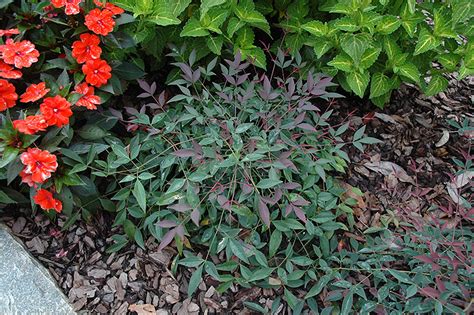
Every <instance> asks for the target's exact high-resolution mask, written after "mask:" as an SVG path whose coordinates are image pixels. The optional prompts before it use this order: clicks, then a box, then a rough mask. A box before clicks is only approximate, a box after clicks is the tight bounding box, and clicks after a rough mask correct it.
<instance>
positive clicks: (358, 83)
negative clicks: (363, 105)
mask: <svg viewBox="0 0 474 315" xmlns="http://www.w3.org/2000/svg"><path fill="white" fill-rule="evenodd" d="M346 80H347V83H348V84H349V87H350V88H351V90H352V91H353V92H354V93H355V94H356V95H357V96H359V97H360V98H362V97H364V93H365V90H366V89H367V86H368V85H369V80H370V75H369V73H368V72H357V71H354V72H351V73H347V74H346Z"/></svg>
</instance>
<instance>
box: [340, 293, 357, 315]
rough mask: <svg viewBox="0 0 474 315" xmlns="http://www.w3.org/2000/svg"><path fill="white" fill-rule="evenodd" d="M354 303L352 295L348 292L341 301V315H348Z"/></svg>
mask: <svg viewBox="0 0 474 315" xmlns="http://www.w3.org/2000/svg"><path fill="white" fill-rule="evenodd" d="M353 301H354V293H353V292H352V291H349V292H348V293H347V295H346V296H345V297H344V300H342V306H341V315H349V314H350V311H351V310H352V303H353Z"/></svg>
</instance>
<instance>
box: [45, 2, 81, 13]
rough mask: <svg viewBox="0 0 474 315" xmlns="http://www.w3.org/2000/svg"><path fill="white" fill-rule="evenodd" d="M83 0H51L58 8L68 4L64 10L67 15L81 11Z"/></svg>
mask: <svg viewBox="0 0 474 315" xmlns="http://www.w3.org/2000/svg"><path fill="white" fill-rule="evenodd" d="M81 2H82V0H51V4H52V5H53V6H54V7H56V8H62V7H64V6H66V8H65V10H64V12H65V13H66V15H75V14H79V12H81V8H80V7H79V4H80V3H81Z"/></svg>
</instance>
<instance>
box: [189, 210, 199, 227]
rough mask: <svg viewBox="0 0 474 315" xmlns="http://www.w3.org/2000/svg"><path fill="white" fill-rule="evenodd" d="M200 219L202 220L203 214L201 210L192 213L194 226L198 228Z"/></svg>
mask: <svg viewBox="0 0 474 315" xmlns="http://www.w3.org/2000/svg"><path fill="white" fill-rule="evenodd" d="M200 218H201V212H200V211H199V209H197V208H195V209H194V210H193V211H192V212H191V220H193V222H194V224H196V226H199V220H200Z"/></svg>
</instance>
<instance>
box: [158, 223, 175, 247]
mask: <svg viewBox="0 0 474 315" xmlns="http://www.w3.org/2000/svg"><path fill="white" fill-rule="evenodd" d="M175 235H176V228H174V229H172V230H169V231H168V232H166V234H165V235H164V236H163V238H162V239H161V242H160V246H158V251H161V250H163V248H165V247H166V246H168V245H169V244H170V243H171V242H172V241H173V238H174V236H175Z"/></svg>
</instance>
